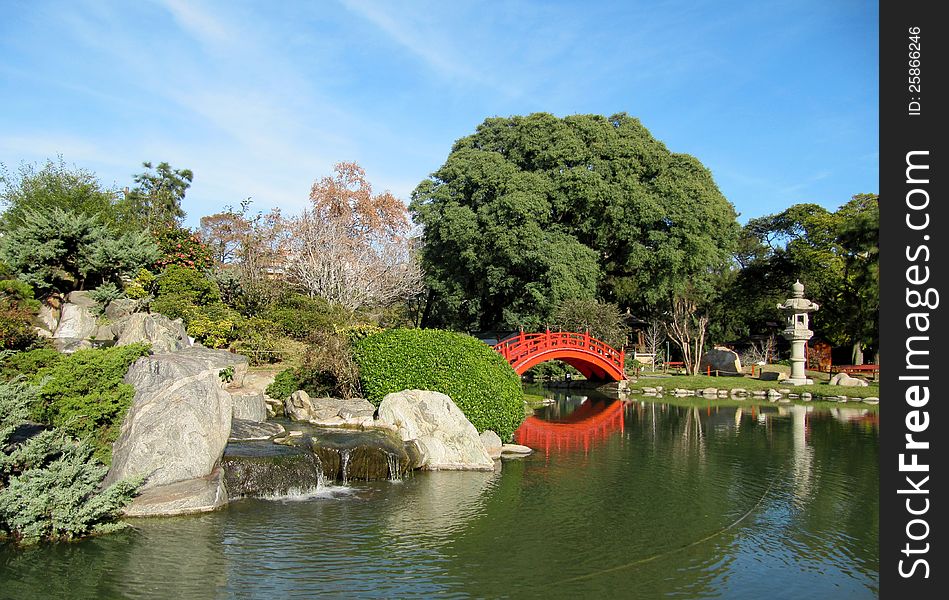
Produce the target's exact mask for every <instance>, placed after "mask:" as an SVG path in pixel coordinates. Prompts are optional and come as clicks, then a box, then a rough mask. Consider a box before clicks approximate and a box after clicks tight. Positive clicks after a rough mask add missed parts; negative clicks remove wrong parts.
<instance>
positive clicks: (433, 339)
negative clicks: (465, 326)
mask: <svg viewBox="0 0 949 600" xmlns="http://www.w3.org/2000/svg"><path fill="white" fill-rule="evenodd" d="M353 346H354V350H353V355H354V358H355V360H356V363H357V364H358V365H359V377H360V381H361V383H362V389H363V391H364V392H365V395H366V398H367V399H368V400H369V401H371V402H372V403H373V404H375V405H377V406H378V405H379V403H380V402H381V401H382V398H383V397H384V396H385V395H386V394H389V393H392V392H398V391H402V390H406V389H420V390H432V391H436V392H442V393H443V394H447V395H448V396H450V397H451V399H452V400H454V402H455V404H457V405H458V408H460V409H461V411H462V412H463V413H465V416H466V417H467V418H468V420H469V421H471V422H472V423H473V424H474V426H475V427H476V428H477V429H478V431H484V430H485V429H491V430H493V431H495V432H496V433H497V434H498V435H499V436H501V439H505V440H507V439H510V438H511V436H512V435H513V433H514V430H515V429H516V428H517V426H518V425H519V424H520V423H521V421H522V420H523V419H524V395H523V392H522V390H521V384H520V380H519V378H518V376H517V374H516V373H515V372H514V370H513V369H512V368H511V366H510V365H509V364H508V363H507V362H506V361H505V360H504V358H502V357H501V355H500V354H498V353H497V352H495V351H494V350H492V349H491V347H489V346H488V345H486V344H485V343H483V342H481V341H479V340H477V339H475V338H473V337H471V336H468V335H464V334H461V333H453V332H450V331H441V330H436V329H391V330H388V331H383V332H381V333H377V334H375V335H371V336H368V337H366V338H363V339H361V340H358V341H356V342H355V343H354V344H353Z"/></svg>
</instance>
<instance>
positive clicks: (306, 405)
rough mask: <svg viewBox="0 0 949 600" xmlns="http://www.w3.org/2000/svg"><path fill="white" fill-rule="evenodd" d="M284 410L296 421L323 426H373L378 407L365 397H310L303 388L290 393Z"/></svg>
mask: <svg viewBox="0 0 949 600" xmlns="http://www.w3.org/2000/svg"><path fill="white" fill-rule="evenodd" d="M284 411H285V413H286V415H287V416H288V417H290V418H291V419H293V420H294V421H308V422H310V423H313V424H314V425H320V426H322V427H339V426H341V425H346V426H362V427H366V426H372V425H373V424H374V423H373V415H374V414H375V412H376V407H375V406H373V405H372V403H371V402H369V401H368V400H365V399H363V398H351V399H349V400H343V399H341V398H310V395H309V394H307V393H306V392H304V391H303V390H298V391H296V392H293V393H292V394H290V397H289V398H287V401H286V403H285V404H284Z"/></svg>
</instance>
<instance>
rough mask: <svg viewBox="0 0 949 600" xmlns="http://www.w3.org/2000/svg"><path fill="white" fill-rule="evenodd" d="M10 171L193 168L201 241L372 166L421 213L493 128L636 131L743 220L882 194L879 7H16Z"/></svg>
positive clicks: (371, 172)
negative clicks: (681, 160) (424, 184)
mask: <svg viewBox="0 0 949 600" xmlns="http://www.w3.org/2000/svg"><path fill="white" fill-rule="evenodd" d="M0 6H2V18H0V162H2V163H4V164H5V165H6V166H7V167H8V168H11V169H13V170H15V169H16V167H18V166H19V164H20V163H21V162H30V163H32V162H43V161H45V159H47V158H55V157H56V156H57V155H62V157H63V159H64V160H65V162H66V163H67V164H69V165H76V166H78V167H82V168H85V169H88V170H91V171H93V172H95V173H96V174H97V175H98V176H99V178H100V180H101V181H102V182H103V183H104V184H105V185H107V186H110V187H111V186H116V187H124V186H127V185H130V184H131V179H132V175H133V174H134V173H138V172H140V171H141V170H142V169H141V162H142V161H146V160H148V161H153V162H159V161H167V162H169V163H171V165H172V166H173V167H176V168H190V169H192V170H193V171H194V173H195V179H194V183H193V185H192V188H191V190H189V193H188V197H187V198H186V200H185V203H184V208H185V210H186V211H188V213H189V216H188V220H187V224H189V225H192V226H194V225H197V220H198V218H199V217H200V216H202V215H206V214H210V213H213V212H217V211H219V210H221V208H222V207H223V206H224V205H227V204H231V205H237V204H238V203H239V202H240V201H241V200H242V199H244V198H247V197H251V198H252V199H253V201H254V204H253V207H254V208H255V209H258V210H261V209H267V208H269V207H271V206H280V207H282V208H283V209H284V211H285V212H291V213H292V212H296V211H297V210H299V208H300V207H302V206H303V205H304V204H305V203H306V201H307V196H308V193H309V188H310V186H311V185H312V183H313V181H314V180H315V179H318V178H320V177H322V176H325V175H329V174H330V173H331V172H332V166H333V164H334V163H336V162H338V161H343V160H345V161H356V162H358V163H360V164H361V165H362V166H363V167H364V168H365V169H366V171H367V174H368V177H369V179H370V181H371V182H372V184H373V186H374V188H375V189H376V190H377V191H382V190H384V189H389V190H391V191H392V192H393V193H395V194H396V195H397V196H399V197H401V198H403V199H405V200H408V198H409V194H410V193H411V191H412V189H413V188H414V187H415V186H416V185H417V184H418V183H419V181H421V180H422V179H424V178H425V177H427V176H428V175H429V174H430V173H431V172H432V171H434V170H435V169H437V168H438V167H439V166H440V165H441V164H442V163H443V162H444V160H445V158H446V157H447V155H448V153H449V151H450V149H451V145H452V143H453V142H454V141H455V140H456V139H458V138H459V137H462V136H464V135H467V134H469V133H472V132H473V131H474V129H475V127H476V126H477V125H478V124H479V123H481V122H482V121H483V120H484V119H485V118H486V117H491V116H509V115H515V114H529V113H532V112H538V111H544V112H551V113H554V114H556V115H558V116H564V115H568V114H576V113H596V114H604V115H609V114H613V113H616V112H627V113H629V114H631V115H633V116H636V117H638V118H640V119H641V120H642V122H643V124H644V125H645V126H646V127H647V128H648V129H649V130H650V131H651V132H652V133H653V135H654V136H656V137H657V138H658V139H660V140H662V141H663V142H665V144H666V145H667V146H668V147H669V149H670V150H672V151H674V152H685V153H689V154H693V155H695V156H696V157H698V159H699V160H701V161H702V162H703V163H704V164H705V165H706V166H707V167H708V168H709V169H711V171H712V174H713V176H714V177H715V180H716V182H717V183H718V185H719V187H720V188H721V190H722V192H723V193H724V194H725V196H726V197H727V198H728V199H729V200H730V201H731V202H732V203H733V204H734V205H735V207H736V209H737V210H738V211H739V213H741V217H740V220H741V221H742V222H745V221H746V220H747V219H748V218H751V217H756V216H761V215H764V214H768V213H773V212H778V211H780V210H783V209H784V208H786V207H787V206H790V205H792V204H795V203H799V202H815V203H818V204H821V205H824V206H826V207H827V208H830V209H834V208H836V207H838V206H839V205H841V204H843V203H844V202H846V201H847V200H849V198H850V197H851V196H852V195H853V194H856V193H862V192H878V191H879V189H878V188H879V184H878V151H879V146H878V102H877V97H878V89H879V79H878V75H877V60H878V47H879V46H878V14H879V13H878V5H877V3H875V2H863V1H850V0H817V1H812V0H789V1H772V0H759V1H748V2H729V1H726V0H716V1H709V2H705V1H678V0H675V1H672V0H670V1H667V2H600V3H590V2H584V3H581V2H465V1H452V2H444V1H442V2H438V1H433V2H421V1H420V2H369V1H362V0H340V1H330V0H327V1H311V2H290V1H283V2H241V1H234V0H220V1H218V0H206V1H196V0H195V1H189V0H158V1H135V2H126V1H114V2H111V1H108V0H97V1H88V2H86V1H82V0H75V1H63V2H51V1H43V0H27V1H22V2H21V1H18V0H12V1H11V0H0Z"/></svg>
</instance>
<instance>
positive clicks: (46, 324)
mask: <svg viewBox="0 0 949 600" xmlns="http://www.w3.org/2000/svg"><path fill="white" fill-rule="evenodd" d="M59 317H60V307H59V305H55V306H53V305H51V304H48V303H46V302H43V304H42V306H40V311H39V313H37V315H36V317H35V318H34V319H33V324H34V325H36V326H37V327H38V328H39V329H43V330H45V331H48V332H49V335H48V336H45V337H53V332H55V331H56V329H58V328H59Z"/></svg>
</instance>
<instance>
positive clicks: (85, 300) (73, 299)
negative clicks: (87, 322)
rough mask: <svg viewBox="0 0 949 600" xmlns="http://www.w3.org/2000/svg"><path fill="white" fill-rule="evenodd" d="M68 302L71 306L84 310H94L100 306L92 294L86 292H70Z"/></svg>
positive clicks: (67, 296)
mask: <svg viewBox="0 0 949 600" xmlns="http://www.w3.org/2000/svg"><path fill="white" fill-rule="evenodd" d="M66 302H68V303H70V304H75V305H77V306H81V307H83V308H88V309H90V310H91V309H93V308H95V307H96V306H98V304H99V303H98V302H96V301H95V300H93V299H92V294H91V293H90V292H84V291H78V290H77V291H75V292H69V293H68V294H66Z"/></svg>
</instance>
